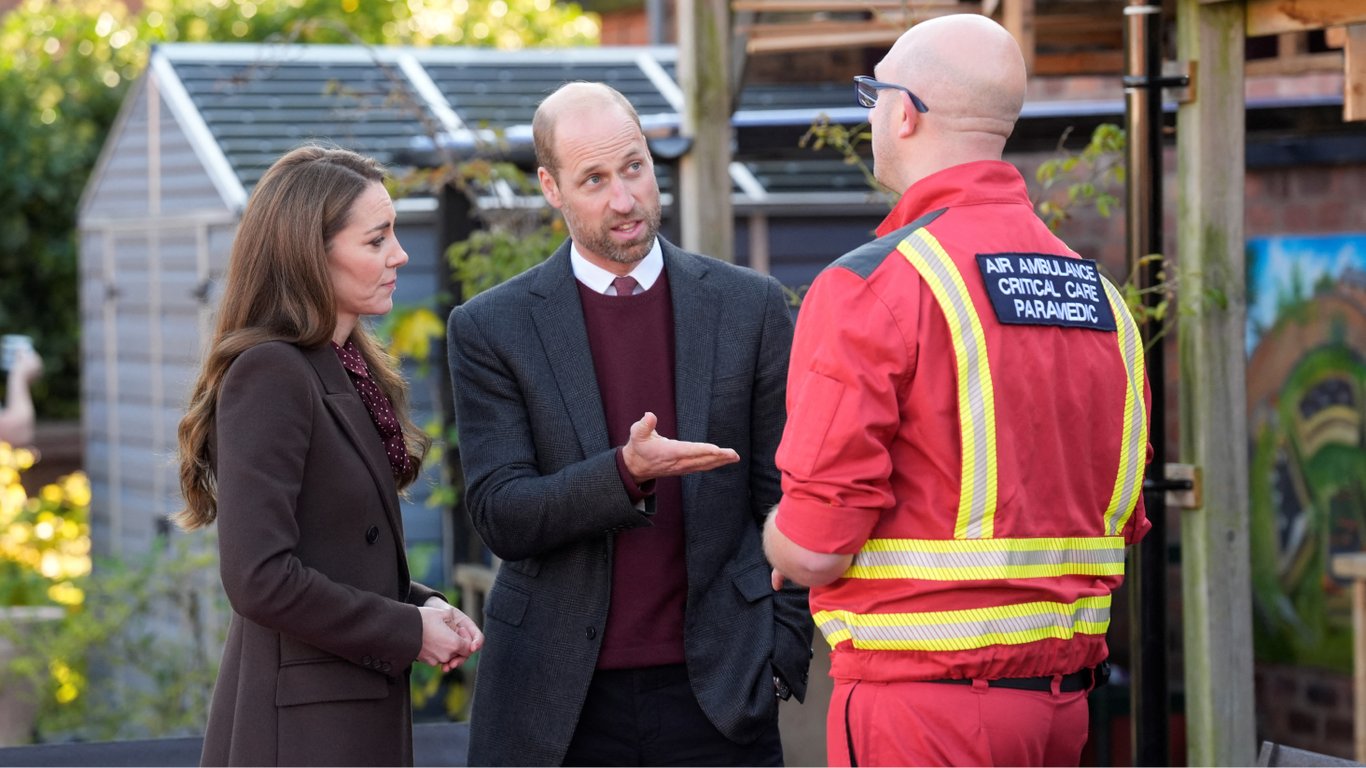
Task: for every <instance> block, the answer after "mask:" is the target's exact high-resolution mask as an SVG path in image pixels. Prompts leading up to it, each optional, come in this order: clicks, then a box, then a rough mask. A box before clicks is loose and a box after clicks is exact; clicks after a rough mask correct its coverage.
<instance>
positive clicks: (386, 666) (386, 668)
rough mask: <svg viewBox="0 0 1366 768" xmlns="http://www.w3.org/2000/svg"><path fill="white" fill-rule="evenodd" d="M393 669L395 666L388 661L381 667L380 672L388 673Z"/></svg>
mask: <svg viewBox="0 0 1366 768" xmlns="http://www.w3.org/2000/svg"><path fill="white" fill-rule="evenodd" d="M391 669H393V666H391V665H390V664H389V662H387V661H386V662H384V663H383V664H381V665H380V666H379V670H380V671H381V672H388V671H389V670H391Z"/></svg>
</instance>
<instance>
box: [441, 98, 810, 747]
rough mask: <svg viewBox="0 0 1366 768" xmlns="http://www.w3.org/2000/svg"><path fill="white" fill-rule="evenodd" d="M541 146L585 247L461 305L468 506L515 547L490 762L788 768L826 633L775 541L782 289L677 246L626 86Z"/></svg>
mask: <svg viewBox="0 0 1366 768" xmlns="http://www.w3.org/2000/svg"><path fill="white" fill-rule="evenodd" d="M532 137H533V141H534V143H535V146H536V157H537V162H538V163H539V164H540V168H539V169H538V171H537V174H538V177H539V179H540V183H541V191H542V193H543V194H544V195H545V198H546V200H547V201H548V202H549V203H550V205H552V206H554V207H555V208H557V209H559V210H560V212H561V213H562V214H563V215H564V220H565V224H566V225H567V229H568V230H569V239H568V240H567V241H566V242H565V243H564V244H563V245H562V246H560V248H559V250H557V251H556V252H555V253H554V254H553V255H551V256H550V258H549V259H547V260H546V261H545V262H544V263H542V264H540V265H538V266H536V267H533V268H532V269H530V270H528V271H527V272H525V273H523V274H522V275H520V276H518V277H516V278H513V279H512V280H510V281H508V282H506V283H504V284H502V285H500V286H498V287H496V288H493V289H490V290H488V291H486V292H484V293H482V294H480V295H479V296H476V297H475V298H474V299H471V300H470V301H469V302H468V303H466V304H465V305H464V306H461V307H457V308H456V309H455V310H454V311H453V312H452V313H451V317H450V327H449V339H450V366H451V378H452V381H453V382H454V387H455V401H456V416H457V421H458V423H459V427H460V458H461V462H462V464H463V466H464V471H465V483H466V494H465V501H466V504H467V506H468V508H469V512H470V516H471V518H472V520H473V522H474V526H475V528H476V529H477V530H478V531H479V534H480V535H481V536H482V537H483V539H484V542H485V543H486V544H487V545H488V547H489V549H491V550H492V551H493V552H494V553H495V554H497V555H498V556H499V557H501V558H502V559H503V565H502V568H501V569H500V570H499V572H498V577H497V581H496V582H495V583H494V586H493V589H492V591H491V592H490V593H489V597H488V603H487V605H486V606H485V613H486V622H485V628H484V631H485V633H486V637H487V638H488V641H487V643H486V645H485V646H484V650H483V652H482V654H481V658H480V661H479V679H478V683H477V685H476V686H475V694H474V709H473V713H472V717H471V724H470V752H469V764H470V765H559V764H565V765H780V764H782V760H783V754H782V744H781V742H780V741H779V737H778V701H779V699H780V698H788V697H789V696H795V697H796V698H797V699H798V700H800V699H802V698H803V697H804V695H805V690H806V671H807V666H808V665H809V663H810V659H811V636H812V631H813V628H812V624H811V617H810V614H809V613H808V608H807V604H806V590H805V589H804V588H799V587H797V586H795V585H791V586H788V587H787V588H785V589H784V590H782V591H781V592H777V593H775V592H774V591H773V590H772V589H770V587H769V579H770V573H771V566H770V564H769V563H767V562H766V561H765V560H764V554H763V549H762V544H761V532H762V524H763V520H764V517H765V515H766V514H767V512H768V509H769V507H771V506H772V505H773V504H774V503H775V502H777V500H778V496H779V482H778V471H777V468H776V467H775V466H774V463H773V457H774V452H775V451H776V450H777V447H778V439H779V437H781V435H782V429H783V416H784V407H783V398H784V392H785V389H784V388H785V384H786V376H787V359H788V354H789V352H790V349H791V342H792V320H791V315H790V314H789V311H788V308H787V305H786V302H785V300H784V297H783V291H782V287H781V286H780V285H779V284H778V282H777V281H776V280H774V279H773V278H771V277H765V276H761V275H759V274H757V273H755V272H752V271H750V270H747V269H742V268H739V267H735V266H733V265H731V264H726V263H724V262H720V261H717V260H715V259H711V258H708V257H705V256H700V255H697V254H693V253H687V252H685V251H682V250H680V249H678V248H676V247H674V246H673V245H672V244H671V243H669V242H667V241H666V240H664V239H663V238H662V237H660V236H659V234H658V231H659V225H660V201H659V186H658V184H657V183H656V181H655V174H654V165H653V163H652V161H651V158H650V152H649V148H648V147H647V146H646V143H645V137H644V135H643V134H642V133H641V129H640V120H639V118H638V117H637V116H636V112H635V110H634V109H633V108H632V107H631V104H630V102H628V101H627V100H626V99H625V98H624V97H623V96H622V95H621V94H620V93H618V92H616V91H615V90H613V89H611V88H609V87H607V86H605V85H601V84H597V83H571V84H569V85H566V86H564V87H563V88H561V89H559V90H557V91H556V92H555V93H553V94H551V95H550V96H548V97H547V98H546V99H545V101H543V102H542V103H541V105H540V107H539V108H538V109H537V111H536V115H535V117H534V119H533V122H532ZM721 191H722V192H724V190H721Z"/></svg>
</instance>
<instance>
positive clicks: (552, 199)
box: [536, 165, 562, 210]
mask: <svg viewBox="0 0 1366 768" xmlns="http://www.w3.org/2000/svg"><path fill="white" fill-rule="evenodd" d="M536 179H537V180H538V181H540V182H541V194H542V195H545V201H546V202H547V203H550V207H551V208H554V209H556V210H558V209H559V207H560V204H561V202H562V201H561V199H560V186H559V185H558V184H556V183H555V177H554V176H553V175H552V174H551V173H550V171H547V170H546V169H545V166H544V165H543V166H540V167H539V168H537V169H536Z"/></svg>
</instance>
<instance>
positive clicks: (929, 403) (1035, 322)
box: [775, 161, 1150, 765]
mask: <svg viewBox="0 0 1366 768" xmlns="http://www.w3.org/2000/svg"><path fill="white" fill-rule="evenodd" d="M878 235H879V239H877V240H875V241H873V242H872V243H869V244H868V245H865V246H863V247H861V248H858V249H856V250H854V251H852V252H850V253H848V254H846V255H845V256H844V257H842V258H841V259H839V260H838V261H836V262H835V263H834V264H832V265H831V266H830V267H829V268H827V269H826V270H825V271H824V272H822V273H821V275H820V276H819V277H818V278H817V279H816V281H815V283H814V284H813V285H812V286H811V290H810V291H809V292H808V294H807V296H806V299H805V300H804V302H803V304H802V308H801V312H800V314H799V316H798V320H797V331H796V338H795V340H794V342H793V348H792V362H791V366H790V368H789V372H788V390H787V391H788V396H787V407H788V421H787V427H786V431H785V432H784V434H783V440H782V443H781V445H780V446H779V449H778V456H777V463H778V467H779V469H781V470H782V484H783V499H782V502H781V504H780V506H779V509H778V512H777V517H776V519H775V524H776V525H777V526H778V528H779V530H781V531H782V532H783V533H784V534H785V535H786V536H787V537H788V538H790V539H791V540H792V541H793V542H795V543H797V544H799V545H800V546H802V547H805V548H806V549H808V550H812V551H815V552H824V553H844V554H853V555H854V559H853V563H852V565H851V566H850V568H849V570H848V571H846V572H845V573H844V575H843V576H842V577H841V578H839V579H837V580H836V581H834V582H833V583H831V584H829V585H827V586H824V587H817V588H813V589H812V590H811V610H812V613H813V615H814V616H815V620H816V624H817V626H818V627H819V628H820V629H821V632H822V634H823V635H824V636H825V639H826V641H827V642H828V643H829V644H830V647H831V648H832V649H833V650H832V652H831V656H830V658H831V676H832V677H834V678H835V683H836V685H835V693H834V695H833V697H832V700H831V706H830V714H829V720H828V722H827V732H828V740H827V750H828V753H829V755H828V756H829V759H830V764H831V765H850V764H861V765H876V764H901V765H927V764H972V765H990V764H998V765H1005V764H1011V765H1030V764H1058V763H1070V764H1072V765H1075V764H1076V763H1077V761H1078V760H1079V758H1080V753H1081V748H1082V746H1083V745H1084V743H1085V740H1086V727H1087V721H1086V703H1085V699H1086V695H1087V692H1088V690H1089V688H1090V687H1091V684H1090V680H1091V678H1090V676H1089V674H1087V675H1085V676H1084V677H1083V676H1079V675H1075V674H1073V673H1078V672H1083V671H1086V670H1089V668H1091V667H1094V666H1096V665H1097V664H1099V663H1100V662H1102V661H1104V659H1105V658H1106V656H1107V655H1108V651H1107V649H1106V645H1105V631H1106V628H1107V626H1108V624H1109V619H1110V595H1111V593H1112V592H1113V591H1114V590H1115V589H1116V588H1117V587H1118V586H1119V585H1120V583H1121V582H1122V581H1123V578H1124V548H1125V546H1126V545H1128V544H1132V543H1134V542H1136V541H1138V540H1139V539H1140V538H1141V537H1142V536H1143V534H1144V533H1146V532H1147V530H1148V528H1149V527H1150V524H1149V523H1148V520H1147V518H1146V517H1145V515H1144V510H1143V501H1142V494H1141V493H1140V490H1141V487H1142V480H1143V468H1144V465H1145V464H1146V462H1147V459H1148V456H1149V449H1148V437H1147V428H1148V392H1147V382H1146V378H1145V374H1144V367H1143V349H1142V344H1141V339H1140V338H1139V334H1138V330H1137V328H1136V326H1135V324H1134V322H1133V319H1132V318H1131V316H1130V315H1129V312H1128V310H1127V308H1126V307H1125V305H1124V302H1123V300H1122V298H1121V296H1120V294H1119V293H1118V291H1117V290H1116V289H1115V288H1114V286H1112V285H1111V284H1110V283H1109V282H1108V281H1107V280H1105V279H1104V278H1102V277H1100V276H1099V274H1097V270H1096V266H1095V264H1094V262H1091V261H1087V260H1084V259H1081V258H1079V257H1078V256H1077V255H1076V254H1075V253H1073V252H1072V251H1071V250H1070V249H1068V248H1067V246H1066V245H1064V244H1063V243H1062V242H1061V241H1060V240H1058V238H1057V237H1055V236H1054V235H1053V234H1052V233H1051V232H1050V231H1049V230H1048V228H1047V227H1046V226H1045V225H1044V224H1043V222H1042V221H1040V220H1039V218H1038V217H1037V216H1036V215H1035V213H1034V209H1033V206H1032V205H1031V204H1030V201H1029V198H1028V194H1027V190H1026V188H1025V184H1024V180H1023V179H1022V178H1021V177H1020V174H1019V172H1018V171H1017V170H1016V169H1015V168H1014V167H1013V166H1011V165H1010V164H1008V163H1005V162H999V161H983V162H974V163H967V164H963V165H959V166H956V167H953V168H949V169H947V170H944V171H941V172H939V173H936V174H934V175H931V176H929V177H927V178H925V179H923V180H921V181H920V182H918V183H916V184H915V185H913V186H912V187H911V188H910V189H909V190H907V191H906V193H905V194H904V195H903V196H902V198H901V200H900V201H899V202H898V203H897V206H896V208H894V209H893V211H892V212H891V214H890V215H889V216H888V217H887V219H886V220H885V221H884V222H883V223H882V225H881V226H880V227H879V228H878ZM1064 675H1066V676H1068V677H1066V678H1063V677H1062V676H1064ZM1022 678H1030V680H1023V681H1022V680H1020V679H1022ZM1038 678H1043V680H1042V681H1041V682H1040V681H1039V680H1038ZM1050 678H1051V680H1050ZM1078 679H1082V680H1084V681H1085V682H1084V683H1080V684H1078V683H1077V680H1078ZM944 680H958V681H960V682H969V681H970V682H969V684H964V685H954V684H946V683H944V682H942V681H944ZM927 681H941V682H927ZM988 681H995V682H994V684H991V685H988ZM1021 682H1023V683H1026V684H1029V685H1035V686H1037V685H1040V684H1042V686H1043V687H1044V688H1046V689H1048V690H1019V689H1016V688H1012V687H998V686H1002V685H1010V684H1012V683H1021ZM1069 687H1070V689H1075V690H1070V689H1069Z"/></svg>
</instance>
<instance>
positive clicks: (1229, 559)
mask: <svg viewBox="0 0 1366 768" xmlns="http://www.w3.org/2000/svg"><path fill="white" fill-rule="evenodd" d="M1176 20H1177V25H1176V30H1177V56H1178V58H1180V59H1182V60H1184V61H1186V62H1189V63H1190V65H1191V69H1192V71H1193V73H1194V75H1195V77H1196V82H1195V84H1194V85H1195V88H1194V93H1195V94H1196V96H1195V98H1194V99H1192V100H1191V101H1190V102H1188V103H1185V104H1182V105H1181V106H1180V108H1179V110H1178V112H1177V124H1176V127H1177V131H1176V136H1177V144H1176V148H1177V168H1178V187H1179V205H1180V207H1179V213H1178V232H1177V249H1176V252H1177V255H1178V260H1177V271H1178V274H1179V276H1180V281H1181V282H1180V289H1179V296H1178V300H1179V302H1180V305H1181V310H1180V311H1181V322H1180V324H1179V326H1178V331H1179V334H1178V339H1177V346H1178V352H1179V355H1180V368H1181V372H1180V408H1181V453H1182V459H1181V461H1182V462H1183V463H1186V464H1194V465H1196V466H1198V467H1200V468H1201V471H1202V473H1203V480H1204V483H1203V484H1204V495H1203V499H1202V506H1201V507H1199V508H1197V509H1194V510H1189V511H1186V512H1183V513H1182V520H1181V523H1182V525H1181V572H1182V576H1181V581H1182V597H1183V613H1182V623H1183V625H1184V634H1185V638H1184V639H1185V668H1186V671H1185V674H1186V720H1187V722H1186V729H1187V739H1188V744H1189V747H1188V758H1189V760H1188V764H1189V765H1252V763H1253V760H1254V759H1255V758H1256V733H1255V729H1254V719H1255V716H1254V713H1253V682H1252V663H1253V662H1252V596H1251V565H1250V562H1249V556H1250V554H1249V543H1248V529H1249V521H1248V509H1249V506H1248V472H1247V462H1248V457H1247V445H1248V442H1247V409H1246V401H1247V379H1246V363H1245V361H1244V359H1243V347H1244V333H1245V328H1244V323H1245V316H1246V307H1245V303H1246V290H1245V286H1244V272H1243V262H1244V253H1243V248H1244V244H1243V192H1244V186H1243V185H1244V167H1245V163H1246V157H1245V154H1244V152H1245V150H1244V146H1245V145H1244V139H1245V137H1244V128H1243V126H1244V119H1245V114H1244V113H1245V106H1244V103H1243V63H1244V62H1243V59H1244V56H1243V40H1244V20H1245V9H1244V5H1243V3H1242V2H1201V1H1200V0H1177V17H1176ZM1160 374H1161V372H1160V371H1158V372H1155V375H1160ZM1158 514H1161V512H1160V511H1159V512H1158Z"/></svg>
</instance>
